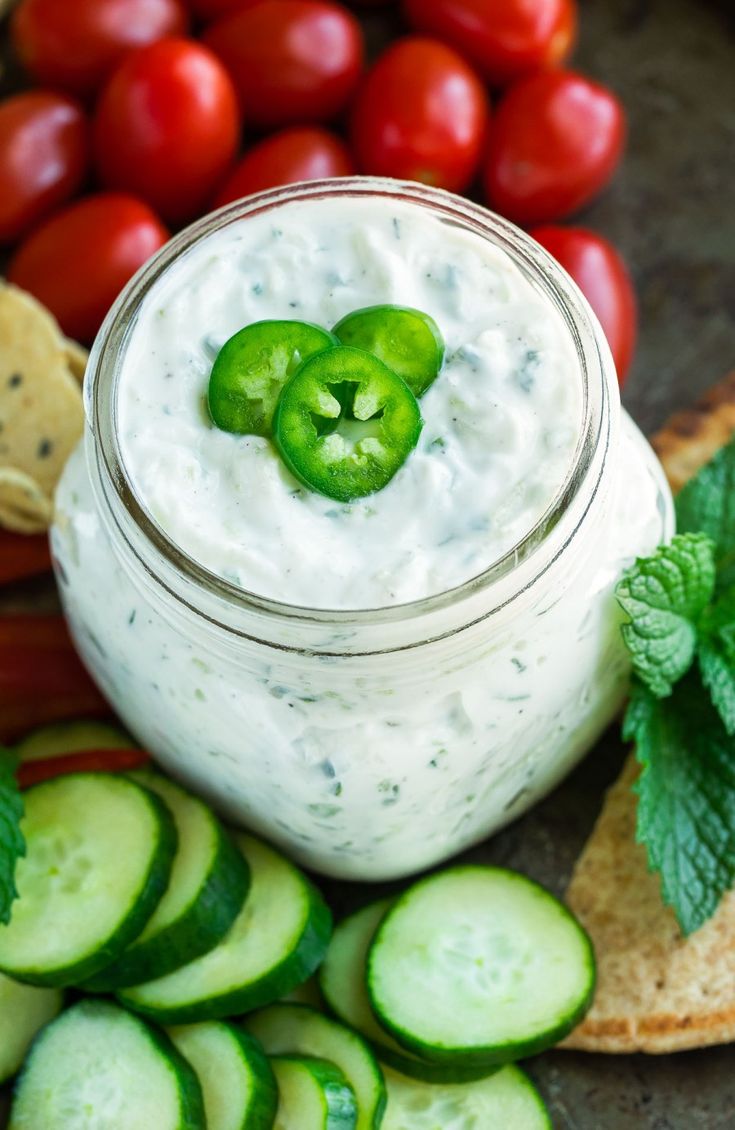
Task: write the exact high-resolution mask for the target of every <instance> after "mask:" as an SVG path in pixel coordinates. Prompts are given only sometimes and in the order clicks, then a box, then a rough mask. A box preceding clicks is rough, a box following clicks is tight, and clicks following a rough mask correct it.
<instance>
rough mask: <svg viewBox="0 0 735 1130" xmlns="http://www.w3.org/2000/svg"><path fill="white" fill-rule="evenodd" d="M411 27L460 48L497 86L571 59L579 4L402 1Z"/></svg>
mask: <svg viewBox="0 0 735 1130" xmlns="http://www.w3.org/2000/svg"><path fill="white" fill-rule="evenodd" d="M403 7H404V11H405V14H406V17H407V19H408V21H409V23H410V24H411V25H412V27H415V28H416V29H417V30H418V31H422V32H425V33H426V34H427V35H435V36H436V37H437V39H441V40H443V42H445V43H449V44H451V46H452V47H456V49H457V51H459V52H460V53H461V54H462V55H464V56H465V58H466V59H468V61H469V62H470V63H473V64H474V65H475V66H476V67H477V69H478V70H479V71H480V72H481V73H482V74H483V75H484V76H485V78H487V79H488V80H489V81H490V82H491V83H493V85H495V86H505V85H506V84H507V83H510V82H515V81H516V79H519V78H521V77H523V76H524V75H527V74H530V73H531V72H533V71H538V70H541V69H542V68H545V67H553V66H556V65H558V64H559V63H562V62H563V61H564V60H565V59H567V58H568V57H569V55H570V54H571V51H572V48H573V46H574V42H575V39H576V34H577V6H576V0H403Z"/></svg>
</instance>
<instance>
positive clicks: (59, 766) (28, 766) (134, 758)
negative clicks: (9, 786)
mask: <svg viewBox="0 0 735 1130" xmlns="http://www.w3.org/2000/svg"><path fill="white" fill-rule="evenodd" d="M150 759H151V755H150V754H149V753H146V752H145V750H142V749H132V748H131V749H84V750H79V751H77V752H76V753H66V754H63V753H62V754H61V755H59V756H56V757H46V758H39V759H38V760H37V761H24V762H22V763H21V764H20V765H19V766H18V775H17V776H18V786H19V787H20V788H21V789H30V788H32V787H33V786H34V785H40V784H41V782H42V781H53V780H54V779H55V778H56V777H64V776H66V774H67V773H129V772H130V770H131V769H140V768H141V767H142V766H143V765H147V764H148V762H149V761H150Z"/></svg>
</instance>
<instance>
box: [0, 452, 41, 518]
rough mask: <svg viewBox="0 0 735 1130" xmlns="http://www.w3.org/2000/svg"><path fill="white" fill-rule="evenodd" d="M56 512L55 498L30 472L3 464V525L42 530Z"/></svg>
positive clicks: (0, 503) (0, 507)
mask: <svg viewBox="0 0 735 1130" xmlns="http://www.w3.org/2000/svg"><path fill="white" fill-rule="evenodd" d="M52 516H53V505H52V502H51V499H50V498H49V497H48V495H47V494H45V493H44V491H43V490H42V489H41V487H40V486H39V485H38V483H37V482H36V481H35V480H34V479H32V478H31V476H30V475H26V474H25V473H24V472H23V471H18V470H16V469H15V468H14V467H0V526H4V527H5V528H6V529H8V530H14V531H15V533H18V534H40V533H42V532H43V531H44V530H46V529H48V527H49V525H50V524H51V518H52Z"/></svg>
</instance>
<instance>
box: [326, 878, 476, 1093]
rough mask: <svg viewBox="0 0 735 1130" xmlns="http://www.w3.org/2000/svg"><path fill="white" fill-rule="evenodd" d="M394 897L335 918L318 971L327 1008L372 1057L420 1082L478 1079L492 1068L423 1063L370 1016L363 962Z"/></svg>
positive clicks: (450, 1081) (456, 1081)
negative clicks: (361, 1038)
mask: <svg viewBox="0 0 735 1130" xmlns="http://www.w3.org/2000/svg"><path fill="white" fill-rule="evenodd" d="M394 901H395V900H394V899H392V898H387V899H380V901H379V902H373V903H370V904H369V905H368V906H364V907H363V908H362V910H358V911H356V912H355V913H354V914H351V915H350V916H349V917H348V918H345V919H343V920H342V922H340V923H339V924H338V925H337V926H336V927H335V930H334V934H333V935H332V940H331V942H330V943H329V949H328V950H327V956H326V957H325V959H324V963H323V965H322V967H321V969H320V970H319V984H320V987H321V990H322V994H323V996H324V1000H325V1001H326V1003H327V1006H328V1007H329V1008H330V1009H331V1010H332V1012H333V1013H334V1014H335V1016H336V1017H337V1019H338V1020H341V1021H342V1022H343V1023H344V1024H349V1026H350V1028H355V1029H356V1030H357V1031H358V1032H359V1033H360V1034H361V1035H362V1036H364V1037H365V1039H366V1040H368V1041H369V1042H370V1044H371V1046H372V1048H373V1049H374V1051H375V1054H376V1055H377V1057H378V1059H379V1060H381V1062H383V1063H387V1064H388V1065H389V1066H390V1067H394V1068H395V1069H396V1071H401V1072H402V1073H403V1074H404V1075H410V1076H411V1077H412V1078H414V1079H423V1080H424V1081H425V1082H426V1083H464V1082H468V1081H469V1080H471V1079H482V1078H484V1077H485V1076H486V1075H488V1074H489V1073H490V1072H491V1071H493V1070H494V1068H488V1067H483V1066H480V1067H477V1066H470V1067H465V1066H464V1065H463V1064H460V1063H450V1064H445V1063H427V1062H426V1061H425V1060H423V1059H420V1058H419V1057H418V1056H415V1055H414V1054H413V1053H412V1052H410V1051H407V1050H406V1048H402V1047H401V1045H400V1044H398V1043H396V1041H395V1040H394V1039H393V1037H392V1036H391V1035H390V1033H389V1032H385V1031H384V1030H383V1029H382V1028H381V1027H380V1025H379V1024H378V1021H377V1020H376V1019H375V1016H374V1015H373V1011H372V1009H371V1008H370V1000H369V998H368V992H367V985H366V983H365V961H366V959H367V953H368V948H369V946H370V943H371V941H372V939H373V937H374V935H375V931H376V930H377V928H378V926H379V925H380V923H381V922H382V920H383V918H384V917H385V914H386V912H387V910H388V908H389V907H390V906H392V904H393V902H394Z"/></svg>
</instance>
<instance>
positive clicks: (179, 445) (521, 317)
mask: <svg viewBox="0 0 735 1130" xmlns="http://www.w3.org/2000/svg"><path fill="white" fill-rule="evenodd" d="M379 303H396V304H400V305H404V306H413V307H415V308H418V309H420V310H422V311H424V312H426V313H427V314H430V315H431V316H432V317H433V318H434V320H435V321H436V323H437V325H438V326H439V328H440V330H441V332H442V334H443V336H444V340H445V343H446V361H445V365H444V368H443V370H442V371H441V373H440V375H439V377H438V378H437V379H436V380H435V381H434V383H433V384H432V386H431V387H430V388H429V389H428V391H427V392H426V393H425V395H424V396H423V397H422V398H421V404H420V406H421V412H422V415H423V418H424V428H423V431H422V433H421V437H420V439H419V444H418V448H417V450H416V451H414V452H413V453H412V454H411V455H410V457H409V458H408V459H407V461H406V463H405V464H404V466H403V467H402V468H401V470H400V471H399V472H398V474H397V475H396V477H395V478H394V479H393V480H392V481H391V482H390V483H389V484H388V486H386V487H385V488H384V489H383V490H381V491H379V492H378V493H376V494H374V495H370V496H368V497H367V498H363V499H359V500H357V501H356V502H354V503H352V504H350V505H347V504H343V503H338V502H335V501H334V500H333V499H330V498H325V497H324V496H323V495H320V494H316V493H314V492H313V491H310V490H309V489H308V488H307V487H304V486H302V485H301V484H300V483H299V482H298V481H297V480H296V479H294V478H293V477H292V476H291V475H290V474H289V472H288V471H287V470H286V468H285V467H284V464H283V461H282V460H281V459H280V458H279V456H278V452H277V450H276V448H275V446H274V444H273V442H272V441H271V440H269V439H264V438H262V437H260V436H240V435H232V434H231V433H228V432H224V431H220V430H219V429H218V428H216V427H215V426H214V424H213V423H212V422H211V420H210V419H209V416H208V412H207V408H206V402H205V396H206V390H207V382H208V379H209V374H210V371H211V368H212V361H213V359H214V356H216V353H217V351H218V350H219V348H220V347H221V346H222V345H223V344H224V342H225V341H226V340H227V339H228V338H229V337H231V336H232V334H234V333H235V332H236V331H237V330H239V329H241V328H242V327H243V326H244V325H248V324H250V323H251V322H256V321H260V320H261V319H265V318H297V319H299V320H301V321H306V322H315V323H317V324H319V325H323V326H325V327H327V328H330V327H332V326H334V325H335V324H336V323H337V322H338V321H339V320H340V319H341V318H342V317H343V316H344V315H346V314H348V313H350V312H351V311H353V310H356V309H359V308H361V307H364V306H372V305H376V304H379ZM576 364H577V362H576V356H575V350H574V343H573V340H572V336H571V334H570V332H569V329H568V327H567V326H566V325H565V324H564V321H563V319H562V317H561V315H560V314H559V313H558V312H556V311H555V310H554V309H553V308H550V307H549V303H548V302H547V301H546V300H545V298H544V296H543V295H542V294H539V293H538V291H537V290H536V289H535V288H534V287H533V286H532V284H531V283H530V281H528V280H527V279H526V278H525V277H524V275H523V274H522V273H521V271H520V270H519V269H518V268H517V267H516V266H515V265H514V264H513V263H512V261H511V260H510V258H509V257H508V255H507V254H506V253H505V252H504V251H502V250H501V249H499V248H493V247H488V246H487V245H486V242H484V241H483V240H482V239H481V238H480V237H479V236H477V235H475V234H474V233H471V232H467V231H463V230H461V229H459V228H448V227H447V226H446V225H445V224H443V223H441V221H440V220H438V219H437V218H436V217H434V216H433V215H432V214H431V213H430V212H428V211H427V210H425V209H417V208H415V207H410V206H409V205H406V204H404V203H402V202H400V201H394V202H391V203H390V205H389V206H387V207H386V202H385V201H384V200H381V199H375V198H369V197H368V198H362V199H358V200H337V201H331V200H330V201H327V202H325V201H318V200H312V201H307V202H303V203H292V204H286V205H284V206H283V207H282V208H281V209H279V211H278V214H277V216H275V217H274V216H272V215H271V214H270V213H265V214H263V215H260V216H256V217H255V218H254V219H245V220H241V221H240V222H239V223H238V222H235V223H234V224H231V225H229V226H228V227H226V228H223V229H221V230H220V231H218V232H215V233H214V234H213V235H212V236H210V238H209V239H207V240H205V241H204V242H203V243H200V244H199V245H195V246H194V247H192V248H191V249H190V250H189V251H188V252H187V253H186V254H185V255H183V256H182V257H181V258H180V259H179V260H178V261H177V262H176V263H175V264H174V265H173V266H172V268H171V270H170V271H169V272H167V274H166V275H165V277H164V278H163V279H162V280H161V281H160V283H159V284H158V285H157V286H156V287H154V288H153V289H152V291H151V292H150V293H149V294H148V295H147V297H146V299H145V301H144V302H143V305H142V308H141V309H140V311H139V313H138V315H137V323H136V328H135V333H134V334H133V335H132V338H131V341H130V344H129V347H128V349H127V350H126V353H125V355H124V357H123V360H122V365H121V370H120V386H119V392H118V412H119V415H118V427H119V430H120V443H121V448H122V456H123V462H124V464H125V467H126V469H127V473H128V475H129V477H130V479H131V481H132V483H133V484H134V487H135V489H136V491H137V493H138V495H139V496H140V498H141V500H142V503H143V505H144V506H145V507H146V509H147V510H148V511H149V512H150V513H151V515H152V516H153V517H154V518H155V520H156V521H157V522H158V524H159V525H160V526H161V527H162V528H163V529H164V530H165V531H166V533H167V534H168V536H169V537H170V538H171V540H172V541H174V542H175V543H176V544H177V545H178V546H179V547H180V548H181V549H182V550H184V552H186V553H187V554H189V555H190V556H191V557H194V558H195V559H196V560H197V561H199V562H200V563H201V564H202V565H205V566H206V567H207V568H208V569H211V570H212V572H214V573H217V574H218V575H219V576H220V577H224V578H226V579H227V580H229V581H231V582H232V583H233V584H235V585H237V586H239V587H240V588H242V589H244V590H246V591H249V592H255V593H258V594H259V595H260V596H267V597H271V598H272V599H274V600H279V601H283V602H285V603H287V604H296V605H302V606H305V607H312V608H353V609H354V608H380V607H383V606H385V605H391V604H401V603H406V602H408V601H415V600H420V599H422V598H424V597H427V596H431V595H433V594H434V593H440V592H444V591H445V590H446V589H450V588H454V587H456V586H457V585H460V584H462V583H463V582H464V581H466V580H468V579H469V578H470V577H473V576H475V575H476V574H479V573H481V572H483V570H485V569H486V568H487V567H488V566H490V565H491V564H492V563H493V562H494V561H496V560H497V559H498V558H500V557H502V556H503V555H504V554H505V553H507V552H508V551H509V550H510V549H512V547H513V546H514V545H515V544H516V543H517V542H518V541H520V540H521V538H522V537H523V536H524V535H525V534H526V533H528V531H529V530H530V529H532V527H533V526H534V525H535V524H536V522H537V521H538V519H539V518H540V517H541V515H542V514H543V512H544V511H545V510H546V508H547V507H548V506H549V504H550V503H551V502H552V500H553V499H554V497H555V495H556V494H557V493H558V491H559V488H560V486H561V485H562V483H563V482H564V480H565V478H566V476H567V474H568V473H569V471H570V468H571V463H572V457H573V455H574V451H575V448H576V444H577V441H578V438H579V434H580V430H581V423H582V395H581V394H582V390H581V387H580V384H579V382H577V381H574V380H570V374H572V373H574V371H575V367H576Z"/></svg>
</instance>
